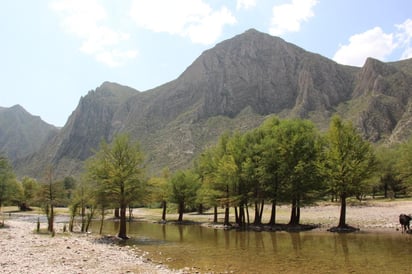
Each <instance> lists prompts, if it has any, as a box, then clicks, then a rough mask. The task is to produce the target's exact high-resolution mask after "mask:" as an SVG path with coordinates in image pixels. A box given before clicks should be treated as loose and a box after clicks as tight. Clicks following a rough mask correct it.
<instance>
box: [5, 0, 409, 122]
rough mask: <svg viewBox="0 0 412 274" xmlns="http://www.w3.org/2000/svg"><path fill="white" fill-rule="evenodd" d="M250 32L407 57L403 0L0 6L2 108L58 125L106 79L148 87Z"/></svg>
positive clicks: (329, 51)
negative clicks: (17, 108)
mask: <svg viewBox="0 0 412 274" xmlns="http://www.w3.org/2000/svg"><path fill="white" fill-rule="evenodd" d="M250 28H255V29H257V30H259V31H262V32H266V33H269V34H271V35H274V36H279V37H282V38H283V39H285V40H286V41H288V42H291V43H294V44H296V45H298V46H300V47H302V48H304V49H306V50H308V51H311V52H315V53H319V54H321V55H323V56H326V57H328V58H331V59H333V60H335V61H336V62H338V63H341V64H349V65H355V66H362V65H363V63H364V61H365V58H366V57H369V56H370V57H375V58H377V59H379V60H382V61H396V60H401V59H406V58H411V57H412V40H411V39H412V1H410V0H379V1H376V0H272V1H264V0H237V1H236V0H232V1H223V0H122V1H115V0H36V1H32V0H2V1H1V9H0V36H1V40H0V41H1V42H0V60H1V66H0V80H1V89H0V106H2V107H10V106H13V105H15V104H20V105H22V106H23V107H24V108H25V109H26V110H27V111H29V112H30V113H31V114H33V115H38V116H40V117H41V118H42V119H43V120H45V121H46V122H48V123H51V124H54V125H56V126H63V125H64V124H65V123H66V121H67V119H68V117H69V115H70V114H71V112H72V111H73V110H74V109H75V108H76V106H77V104H78V102H79V100H80V98H81V96H85V95H86V94H87V92H88V91H89V90H93V89H95V88H96V87H98V86H100V85H101V84H102V83H103V82H104V81H112V82H117V83H119V84H123V85H127V86H130V87H133V88H135V89H137V90H140V91H146V90H149V89H151V88H154V87H156V86H158V85H161V84H164V83H166V82H168V81H171V80H173V79H175V78H176V77H178V76H179V75H180V74H181V73H182V72H183V71H184V70H185V69H186V68H187V67H188V66H189V65H190V64H191V63H192V62H193V61H194V60H195V59H196V58H197V57H198V56H199V55H200V54H201V53H202V52H203V51H204V50H206V49H209V48H211V47H213V46H214V45H215V44H216V43H219V42H221V41H223V40H225V39H228V38H231V37H233V36H235V35H237V34H240V33H243V32H244V31H246V30H247V29H250Z"/></svg>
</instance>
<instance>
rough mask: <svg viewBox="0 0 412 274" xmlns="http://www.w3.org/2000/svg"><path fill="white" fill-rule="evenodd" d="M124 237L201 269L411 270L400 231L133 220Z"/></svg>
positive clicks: (411, 246)
mask: <svg viewBox="0 0 412 274" xmlns="http://www.w3.org/2000/svg"><path fill="white" fill-rule="evenodd" d="M92 230H93V232H97V231H98V225H97V224H94V225H93V228H92ZM117 230H118V223H117V222H106V223H105V226H104V233H106V234H116V231H117ZM128 235H129V236H130V237H131V239H130V240H128V241H127V242H128V244H130V245H136V247H138V248H139V249H141V250H143V251H146V252H148V253H149V254H148V255H147V257H148V258H150V259H152V260H153V261H155V262H160V263H163V264H165V265H167V266H169V267H170V268H173V269H182V268H186V269H191V270H198V271H199V272H201V273H205V272H206V273H207V272H215V273H222V272H233V273H374V274H376V273H412V235H409V234H402V233H401V232H399V231H398V232H397V231H390V232H357V233H349V234H336V233H330V232H325V231H308V232H300V233H289V232H251V231H249V232H248V231H235V230H230V231H224V230H215V229H212V228H206V227H202V226H197V225H185V226H183V225H172V224H167V225H162V224H153V223H143V222H132V223H130V224H128Z"/></svg>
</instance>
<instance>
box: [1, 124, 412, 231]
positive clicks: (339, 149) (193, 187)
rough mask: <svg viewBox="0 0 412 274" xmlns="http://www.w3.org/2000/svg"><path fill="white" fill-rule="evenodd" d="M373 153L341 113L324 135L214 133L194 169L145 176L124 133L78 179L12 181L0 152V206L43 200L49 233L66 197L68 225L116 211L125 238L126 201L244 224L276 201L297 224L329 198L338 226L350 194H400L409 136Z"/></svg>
mask: <svg viewBox="0 0 412 274" xmlns="http://www.w3.org/2000/svg"><path fill="white" fill-rule="evenodd" d="M376 155H377V156H375V153H374V149H373V148H372V146H371V145H370V144H369V143H368V142H366V141H364V140H363V139H362V138H361V136H360V135H359V134H358V133H357V132H356V130H355V129H354V127H353V126H352V125H351V124H349V123H343V122H342V120H341V119H340V118H339V117H334V118H333V119H332V121H331V125H330V128H329V130H328V132H327V133H326V134H321V133H320V132H319V131H318V130H317V129H316V128H315V126H314V125H313V124H312V123H311V122H309V121H306V120H279V119H277V118H270V119H268V120H266V121H265V122H264V123H263V124H262V126H260V127H259V128H257V129H255V130H252V131H249V132H246V133H243V134H241V133H234V134H224V135H222V136H221V137H220V139H219V141H218V142H217V144H216V145H214V146H212V147H209V148H207V149H206V150H204V151H203V152H202V153H201V154H200V156H199V157H198V158H197V159H196V160H195V162H194V166H193V168H192V169H189V170H179V171H176V172H174V173H173V174H171V173H170V171H169V170H168V169H165V170H164V171H163V172H162V174H161V175H160V176H158V177H152V178H150V179H147V178H146V176H145V166H144V163H145V161H144V157H143V154H142V151H141V149H140V146H139V145H138V143H136V142H133V141H132V140H130V138H129V137H128V135H125V134H122V135H118V136H117V137H116V138H115V139H114V140H113V142H112V143H111V144H108V143H106V142H102V143H101V145H100V148H99V150H98V151H97V152H96V153H95V155H94V156H93V157H91V158H90V159H89V160H88V161H87V163H86V168H85V170H86V172H85V173H84V174H83V176H82V177H81V178H80V179H79V180H78V181H76V182H75V181H74V179H72V178H66V179H65V180H63V181H60V182H55V181H54V178H53V170H52V168H50V170H48V172H47V176H46V180H45V182H43V183H37V182H36V181H35V180H33V179H30V178H24V179H23V180H22V182H21V183H20V182H17V181H16V180H15V178H14V176H13V173H12V170H11V167H10V165H9V164H8V163H7V160H6V159H5V158H4V157H3V158H0V160H1V161H0V202H1V204H3V203H5V202H6V201H8V202H9V203H18V204H19V205H20V207H21V208H22V209H24V208H28V207H29V204H30V203H35V204H38V205H40V206H42V208H43V209H44V211H45V212H46V214H47V216H48V220H49V230H50V231H53V218H54V207H55V206H56V205H65V204H66V203H67V202H68V201H69V203H70V212H71V217H72V218H71V222H70V224H69V229H70V230H72V229H73V220H74V217H75V215H76V214H77V213H78V212H80V215H81V224H82V226H81V229H82V231H86V230H87V227H88V224H89V222H90V220H91V219H92V218H93V216H94V215H95V214H96V212H99V213H100V216H101V220H102V224H103V219H104V216H105V212H106V211H107V209H109V208H118V209H119V218H120V226H119V233H118V236H119V237H121V238H127V233H126V218H127V217H126V215H127V211H126V210H127V207H129V208H130V207H134V206H138V205H147V204H149V203H150V204H153V203H159V204H160V205H161V206H162V208H163V212H162V219H163V220H166V212H167V205H168V203H173V204H175V205H176V206H177V210H178V213H179V217H178V221H182V220H183V213H184V212H185V210H187V209H188V208H190V209H194V208H197V209H198V211H199V212H202V210H203V208H205V207H206V208H214V212H215V214H214V221H215V222H217V220H218V219H217V212H218V211H217V208H218V207H223V208H224V209H225V211H224V212H225V214H224V225H227V226H230V225H231V223H230V219H229V209H230V208H231V207H232V208H234V209H235V221H236V223H237V224H238V225H240V226H245V225H247V224H250V223H253V224H255V225H260V224H262V215H263V207H264V205H265V204H271V208H272V210H271V216H270V220H269V225H274V224H276V208H277V206H278V205H279V204H290V205H291V213H290V221H289V224H291V225H297V224H299V223H300V215H301V208H302V207H303V206H305V205H307V204H310V203H313V202H315V201H317V200H320V199H326V198H327V199H332V200H339V201H340V203H341V214H340V220H339V224H338V227H340V228H345V227H346V226H347V225H346V219H345V218H346V201H347V199H348V198H349V197H351V196H355V197H357V198H359V199H362V198H363V197H364V196H365V195H366V194H372V195H375V194H376V193H377V192H379V191H382V192H383V193H384V194H385V195H389V194H388V193H392V194H393V196H395V195H396V194H400V193H406V191H407V186H408V180H409V178H410V177H411V175H412V170H411V167H410V166H409V163H410V160H412V159H409V158H410V157H412V142H408V143H405V144H403V145H401V146H399V147H397V148H396V149H394V148H391V149H387V148H385V149H383V148H382V149H380V150H378V153H376ZM74 186H75V187H74ZM16 193H17V194H16ZM250 208H253V211H254V215H253V218H254V219H253V221H251V220H250V214H249V209H250Z"/></svg>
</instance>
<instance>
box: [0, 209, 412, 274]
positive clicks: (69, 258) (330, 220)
mask: <svg viewBox="0 0 412 274" xmlns="http://www.w3.org/2000/svg"><path fill="white" fill-rule="evenodd" d="M339 210H340V207H339V205H338V204H330V203H323V204H320V205H317V206H311V207H304V208H302V210H301V223H304V224H305V223H306V224H319V229H320V230H325V231H326V230H327V229H328V228H330V227H333V226H336V225H337V223H338V220H339ZM269 212H270V211H269V207H268V208H266V209H265V214H264V216H265V218H264V220H263V221H267V218H268V216H269V214H268V213H269ZM160 213H161V212H160V210H153V209H145V208H139V209H134V212H133V215H134V217H135V219H137V220H140V221H150V222H151V221H154V220H159V219H160V216H161V215H160ZM401 213H406V214H411V213H412V201H368V202H362V203H356V204H352V205H349V206H348V208H347V223H348V224H349V225H351V226H354V227H357V228H359V229H360V230H361V231H382V232H390V233H401V232H400V231H399V230H400V225H399V219H398V218H399V214H401ZM289 214H290V207H288V206H281V207H279V208H278V210H277V222H278V223H287V222H288V220H289ZM13 215H19V214H18V213H13ZM20 216H23V215H21V214H20ZM33 216H34V215H33ZM212 218H213V215H211V214H210V212H208V213H206V214H197V213H189V214H185V215H184V220H187V221H189V220H191V221H194V222H195V223H205V224H207V223H211V220H212ZM219 218H223V215H222V214H219ZM167 219H168V220H170V221H172V220H176V219H177V215H176V214H168V215H167ZM5 224H6V227H5V228H0V239H1V240H0V250H2V254H1V256H0V269H1V272H2V273H102V272H106V273H173V272H172V271H171V270H169V269H167V268H166V267H165V266H164V265H161V264H155V263H153V262H152V261H150V259H149V257H150V254H145V253H144V252H143V251H141V250H140V249H139V248H138V247H129V246H119V245H116V244H115V241H112V240H109V241H104V240H101V237H99V236H98V235H94V234H81V233H63V222H57V223H56V236H55V237H51V236H50V235H46V234H37V233H36V232H35V229H36V218H33V217H31V218H29V220H28V219H27V218H24V217H17V216H15V217H13V218H11V219H6V220H5ZM42 226H45V224H42Z"/></svg>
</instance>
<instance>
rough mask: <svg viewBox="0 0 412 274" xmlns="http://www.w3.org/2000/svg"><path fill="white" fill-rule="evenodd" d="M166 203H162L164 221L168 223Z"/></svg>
mask: <svg viewBox="0 0 412 274" xmlns="http://www.w3.org/2000/svg"><path fill="white" fill-rule="evenodd" d="M166 206H167V204H166V201H165V200H163V201H162V221H166Z"/></svg>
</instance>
